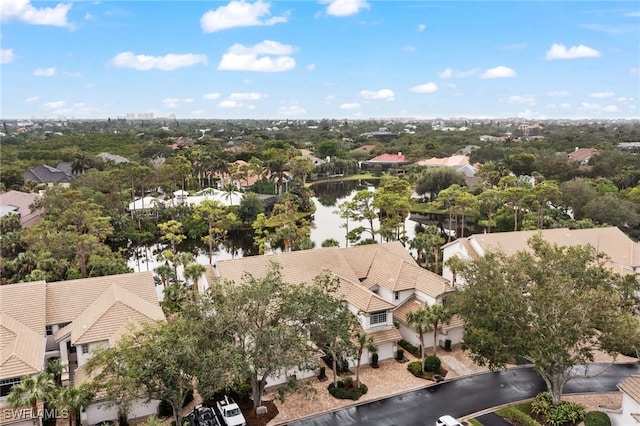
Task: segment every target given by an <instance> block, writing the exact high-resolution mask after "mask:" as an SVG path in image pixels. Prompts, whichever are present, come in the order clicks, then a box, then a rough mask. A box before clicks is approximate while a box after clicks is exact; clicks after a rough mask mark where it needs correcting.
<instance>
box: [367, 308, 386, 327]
mask: <svg viewBox="0 0 640 426" xmlns="http://www.w3.org/2000/svg"><path fill="white" fill-rule="evenodd" d="M386 322H387V311H381V312H374V313H372V314H371V315H370V316H369V324H370V325H377V324H385V323H386Z"/></svg>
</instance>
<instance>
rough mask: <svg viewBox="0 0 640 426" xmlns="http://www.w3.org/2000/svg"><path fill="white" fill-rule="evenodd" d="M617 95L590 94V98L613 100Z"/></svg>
mask: <svg viewBox="0 0 640 426" xmlns="http://www.w3.org/2000/svg"><path fill="white" fill-rule="evenodd" d="M615 95H616V94H615V93H613V92H595V93H591V94H589V97H590V98H598V99H606V98H613V97H614V96H615Z"/></svg>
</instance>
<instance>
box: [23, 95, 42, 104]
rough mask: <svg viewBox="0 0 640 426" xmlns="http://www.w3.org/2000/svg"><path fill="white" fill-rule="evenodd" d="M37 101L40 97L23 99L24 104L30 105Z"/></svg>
mask: <svg viewBox="0 0 640 426" xmlns="http://www.w3.org/2000/svg"><path fill="white" fill-rule="evenodd" d="M38 99H40V96H33V97H31V98H27V99H25V100H24V103H25V104H32V103H34V102H35V101H37V100H38Z"/></svg>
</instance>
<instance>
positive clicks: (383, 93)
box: [360, 89, 395, 101]
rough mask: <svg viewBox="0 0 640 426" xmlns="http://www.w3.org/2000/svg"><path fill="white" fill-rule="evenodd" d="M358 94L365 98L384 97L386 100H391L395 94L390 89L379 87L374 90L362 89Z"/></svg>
mask: <svg viewBox="0 0 640 426" xmlns="http://www.w3.org/2000/svg"><path fill="white" fill-rule="evenodd" d="M360 96H362V97H363V98H365V99H385V100H388V101H392V100H393V98H394V96H395V94H394V93H393V90H391V89H380V90H378V91H375V90H362V91H361V92H360Z"/></svg>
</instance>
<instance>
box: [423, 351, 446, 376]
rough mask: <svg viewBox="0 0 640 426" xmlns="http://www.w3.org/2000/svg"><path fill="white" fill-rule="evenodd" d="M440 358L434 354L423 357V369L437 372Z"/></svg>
mask: <svg viewBox="0 0 640 426" xmlns="http://www.w3.org/2000/svg"><path fill="white" fill-rule="evenodd" d="M440 365H442V363H441V362H440V358H438V357H437V356H435V355H428V356H426V357H424V369H425V371H431V372H434V373H435V372H438V371H439V370H440Z"/></svg>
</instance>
